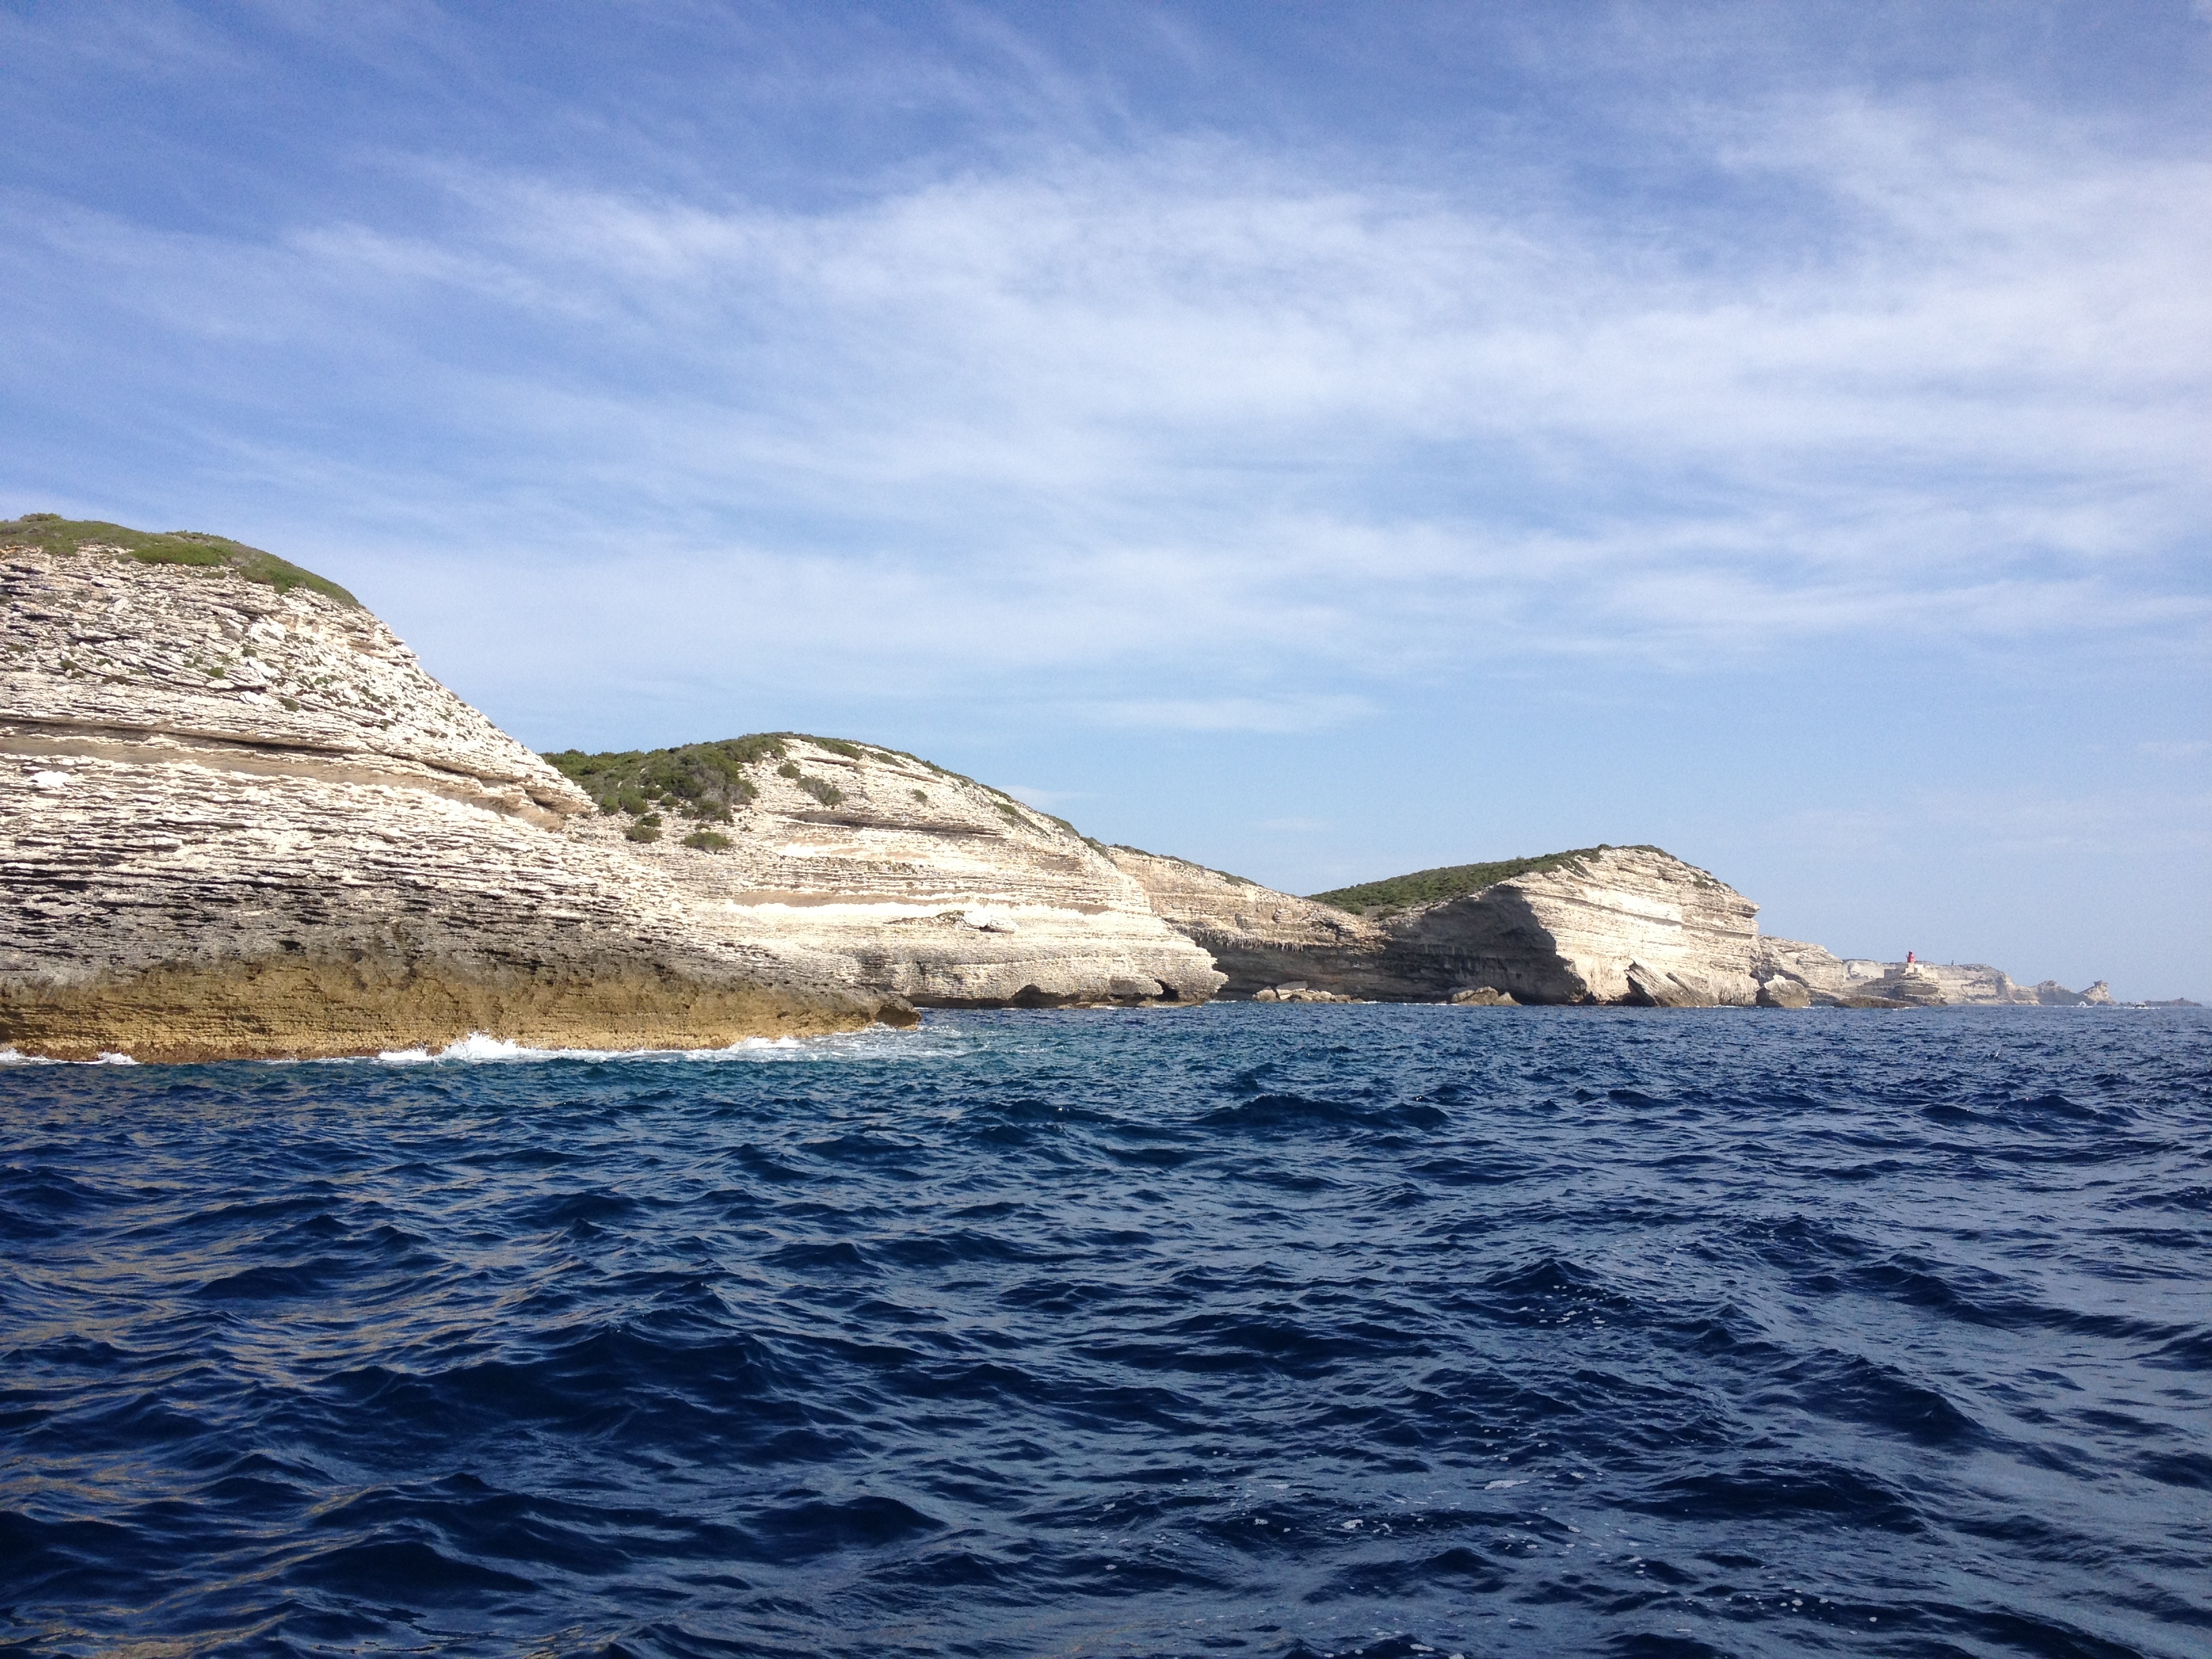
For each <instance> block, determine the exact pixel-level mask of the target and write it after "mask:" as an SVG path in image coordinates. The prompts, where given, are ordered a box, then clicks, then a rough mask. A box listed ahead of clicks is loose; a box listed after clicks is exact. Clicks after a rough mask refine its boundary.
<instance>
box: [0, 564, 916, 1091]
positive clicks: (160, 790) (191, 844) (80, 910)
mask: <svg viewBox="0 0 2212 1659" xmlns="http://www.w3.org/2000/svg"><path fill="white" fill-rule="evenodd" d="M5 530H6V526H0V542H4V540H5ZM47 539H48V540H49V541H51V538H50V537H49V538H47ZM0 605H4V614H5V617H6V629H5V645H4V654H0V880H4V883H5V888H6V892H7V896H8V898H9V904H8V907H7V909H6V911H5V912H4V914H0V1045H4V1046H12V1047H15V1048H17V1049H18V1050H20V1051H22V1052H27V1053H37V1054H49V1055H52V1056H54V1057H57V1058H64V1059H78V1058H88V1057H90V1056H91V1055H93V1054H96V1053H99V1052H102V1051H121V1052H125V1053H129V1054H133V1055H135V1056H136V1057H137V1058H139V1059H142V1060H153V1059H175V1060H191V1059H207V1058H217V1057H240V1056H279V1055H301V1056H306V1055H327V1054H355V1053H362V1052H373V1051H374V1050H377V1049H380V1048H412V1047H419V1046H426V1045H428V1046H443V1045H444V1044H446V1043H448V1042H452V1041H453V1040H454V1039H456V1038H458V1037H460V1036H465V1035H467V1034H468V1033H469V1032H470V1031H471V1030H483V1031H489V1032H491V1033H493V1034H494V1035H496V1036H501V1037H505V1038H508V1039H511V1040H514V1041H519V1042H528V1043H532V1044H543V1045H549V1046H562V1047H582V1048H640V1047H662V1046H670V1047H686V1048H690V1047H710V1046H720V1045H723V1044H726V1043H729V1042H733V1041H735V1040H737V1039H738V1038H740V1037H744V1036H769V1035H778V1034H784V1033H804V1032H814V1031H821V1030H837V1029H850V1028H853V1027H856V1026H859V1025H862V1024H866V1023H868V1022H869V1021H870V1020H871V1019H872V1018H876V1017H877V1016H878V1013H885V1012H887V1013H889V1014H890V1015H891V1016H892V1017H894V1018H901V1017H903V1018H910V1016H906V1015H904V1014H903V1012H902V1010H901V1009H900V1008H899V1007H898V1006H896V1003H895V1001H893V1000H891V999H890V998H889V997H888V996H887V995H885V994H882V993H879V992H878V991H876V990H874V989H873V988H872V987H870V986H868V985H867V983H866V980H865V977H864V975H862V973H861V971H860V965H859V964H858V963H855V962H854V961H852V960H851V959H849V958H841V957H838V956H837V955H836V953H835V952H833V951H823V950H821V949H819V948H816V947H811V946H807V945H804V944H802V943H801V942H799V941H796V940H784V939H749V938H743V937H740V936H738V934H737V933H735V932H734V931H732V930H719V929H712V928H702V927H698V926H697V925H696V923H695V921H693V919H692V915H691V911H692V906H691V905H690V901H689V900H688V898H687V897H686V896H684V894H683V893H681V892H680V891H679V890H678V889H677V887H676V886H675V885H674V884H672V883H671V882H670V881H668V880H667V879H666V878H665V876H664V875H663V874H662V873H661V872H659V871H658V870H657V869H655V868H653V867H651V866H641V865H640V864H639V862H638V861H637V860H634V859H629V858H626V857H622V856H619V855H617V854H613V853H611V850H610V848H608V847H607V845H606V844H605V841H604V839H603V838H602V837H601V836H599V835H598V834H597V833H596V829H585V830H583V831H582V832H580V826H581V825H586V824H590V823H591V822H592V817H593V816H594V815H593V814H592V812H591V810H590V808H591V803H590V802H589V801H588V799H586V798H585V797H584V796H583V795H582V793H580V791H578V790H577V789H576V788H575V787H574V786H573V785H572V784H570V783H569V782H568V781H567V780H565V779H564V778H562V777H561V776H560V775H559V774H558V773H556V772H555V771H554V770H553V769H551V768H550V767H548V766H547V765H546V764H545V763H544V762H543V761H541V760H539V759H538V757H536V756H534V755H532V753H531V752H530V751H529V750H526V749H525V748H523V747H522V745H520V744H517V743H516V742H514V741H513V739H512V738H508V737H507V735H506V734H505V733H503V732H500V731H499V730H498V729H497V728H496V727H495V726H493V725H492V724H491V723H490V721H489V720H486V719H485V718H484V717H483V715H482V714H478V713H477V711H476V710H474V709H473V708H470V707H469V706H468V705H467V704H466V703H465V702H462V701H461V700H460V699H459V697H457V696H454V695H453V693H452V692H451V691H449V690H447V689H446V688H445V687H443V686H441V685H440V684H438V683H437V682H436V681H435V680H433V679H432V678H430V677H429V676H428V675H427V674H425V673H424V672H423V671H422V668H421V667H420V665H418V664H417V663H416V660H415V659H414V656H413V653H410V651H408V650H407V648H406V647H404V646H403V645H402V644H400V642H399V641H398V640H397V639H396V638H394V637H393V636H392V634H391V632H390V630H389V629H386V628H385V627H384V625H383V624H382V623H380V622H378V621H377V620H376V618H375V617H372V616H371V615H369V614H368V612H367V611H362V610H361V609H360V608H359V607H358V606H356V605H352V604H349V603H348V602H346V601H345V600H344V599H343V598H338V597H333V596H332V595H331V593H329V592H319V591H317V590H316V589H315V588H313V587H309V586H291V587H289V589H286V588H283V587H279V586H274V585H271V584H270V583H268V582H265V581H256V580H248V579H247V578H246V575H244V574H241V573H240V571H239V570H238V569H235V568H228V567H225V566H213V567H204V568H195V567H193V566H190V565H179V564H148V563H143V562H139V561H138V560H137V559H134V558H132V557H131V556H128V554H127V551H126V550H123V549H121V548H118V547H116V546H112V545H107V544H100V543H97V542H94V543H91V544H81V545H76V546H73V547H56V546H53V545H45V546H21V545H17V546H0Z"/></svg>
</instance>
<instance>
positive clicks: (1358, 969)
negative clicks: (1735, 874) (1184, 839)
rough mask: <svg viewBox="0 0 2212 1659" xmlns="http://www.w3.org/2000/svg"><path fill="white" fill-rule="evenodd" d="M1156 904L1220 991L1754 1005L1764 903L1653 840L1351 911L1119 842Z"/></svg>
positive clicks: (1125, 861) (1118, 853) (1118, 851)
mask: <svg viewBox="0 0 2212 1659" xmlns="http://www.w3.org/2000/svg"><path fill="white" fill-rule="evenodd" d="M1111 850H1112V853H1113V855H1114V858H1115V861H1116V862H1117V863H1118V864H1120V865H1121V867H1122V868H1123V869H1124V870H1127V872H1130V874H1132V875H1133V876H1134V877H1135V878H1137V879H1138V880H1139V881H1140V882H1141V883H1143V884H1144V886H1145V888H1146V891H1147V892H1149V893H1150V894H1151V895H1152V903H1153V907H1154V908H1156V909H1158V911H1159V913H1160V914H1161V915H1163V916H1164V917H1165V918H1166V919H1167V920H1168V921H1170V922H1171V923H1173V924H1174V925H1175V926H1176V927H1178V928H1181V929H1182V931H1183V932H1185V933H1188V935H1189V936H1190V937H1191V938H1192V939H1194V941H1196V942H1197V943H1199V944H1200V945H1204V946H1205V947H1206V949H1207V950H1208V951H1211V952H1212V954H1213V957H1214V958H1215V962H1216V963H1217V965H1218V966H1219V967H1220V968H1221V969H1222V970H1223V971H1224V972H1225V973H1226V974H1227V975H1229V983H1228V986H1227V987H1226V989H1225V994H1228V995H1231V996H1234V995H1239V994H1242V995H1245V996H1250V995H1252V994H1255V992H1256V991H1258V990H1259V989H1261V988H1262V987H1267V986H1272V985H1275V984H1278V983H1280V982H1281V981H1283V980H1284V979H1285V977H1286V973H1287V972H1289V971H1295V972H1296V973H1297V975H1299V976H1301V977H1303V978H1304V979H1305V980H1306V981H1309V982H1310V983H1311V984H1313V985H1314V986H1316V987H1318V988H1320V989H1323V990H1328V991H1333V992H1335V993H1337V994H1340V995H1346V996H1353V997H1358V998H1363V999H1368V998H1371V999H1375V1000H1384V1001H1399V1002H1407V1001H1411V1002H1441V1001H1444V1000H1448V999H1449V998H1450V997H1451V996H1452V995H1453V994H1454V993H1455V992H1457V991H1461V990H1465V989H1468V988H1471V987H1490V988H1492V989H1493V990H1497V991H1501V992H1504V993H1507V994H1510V995H1511V996H1512V997H1513V998H1514V999H1515V1000H1516V1001H1517V1002H1524V1003H1583V1002H1587V1003H1631V1004H1644V1005H1646V1006H1715V1005H1723V1004H1725V1005H1730V1006H1750V1005H1752V1004H1753V1002H1755V1001H1756V1000H1757V998H1758V994H1759V981H1757V980H1756V979H1755V978H1754V977H1753V974H1752V965H1753V957H1754V952H1755V950H1756V945H1757V939H1758V930H1757V915H1758V906H1756V905H1755V904H1753V903H1752V902H1751V901H1750V900H1748V899H1747V898H1745V897H1744V896H1742V895H1741V893H1738V892H1736V891H1735V889H1733V888H1731V887H1729V886H1728V885H1727V884H1725V883H1723V882H1721V881H1720V880H1718V879H1717V878H1715V877H1713V876H1712V875H1711V874H1710V873H1709V872H1705V871H1703V870H1699V869H1698V868H1696V867H1695V866H1692V865H1688V864H1685V863H1683V862H1682V861H1681V860H1680V859H1676V858H1674V857H1671V856H1670V855H1668V854H1665V853H1662V852H1660V851H1658V850H1657V849H1656V848H1638V847H1620V848H1593V849H1590V850H1589V851H1588V852H1586V853H1583V854H1577V855H1575V856H1573V857H1571V858H1570V859H1568V860H1565V862H1564V863H1563V864H1561V865H1560V866H1558V867H1555V868H1551V869H1537V870H1532V871H1528V872H1525V873H1522V874H1519V875H1515V876H1511V877H1509V878H1506V879H1504V880H1500V881H1498V882H1494V883H1492V884H1490V885H1488V886H1486V887H1483V888H1481V889H1480V890H1476V891H1474V892H1470V893H1467V894H1464V895H1462V896H1457V897H1452V898H1447V899H1443V900H1441V901H1437V902H1431V903H1425V904H1416V905H1412V906H1409V907H1407V908H1403V909H1400V910H1395V911H1383V912H1377V913H1376V914H1372V915H1354V914H1351V913H1348V912H1346V911H1343V910H1340V909H1337V908H1334V907H1333V906H1330V905H1326V904H1322V903H1320V902H1317V901H1316V900H1312V899H1302V898H1296V897H1293V896H1291V895H1290V894H1287V893H1278V892H1275V891H1273V890H1271V889H1268V888H1264V887H1261V886H1259V885H1257V884H1255V883H1251V882H1247V881H1243V880H1242V879H1240V878H1237V877H1233V876H1227V875H1224V874H1223V873H1221V872H1218V871H1212V870H1207V869H1205V868H1204V867H1202V866H1198V865H1194V864H1190V863H1188V862H1186V861H1185V860H1180V859H1170V858H1163V857H1161V856H1160V855H1158V854H1151V853H1143V852H1139V851H1138V850H1136V849H1134V848H1113V849H1111Z"/></svg>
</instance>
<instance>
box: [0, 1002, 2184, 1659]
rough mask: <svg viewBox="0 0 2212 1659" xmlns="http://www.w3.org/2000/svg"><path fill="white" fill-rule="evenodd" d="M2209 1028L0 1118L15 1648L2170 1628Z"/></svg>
mask: <svg viewBox="0 0 2212 1659" xmlns="http://www.w3.org/2000/svg"><path fill="white" fill-rule="evenodd" d="M2207 1167H2212V1020H2208V1019H2206V1018H2204V1017H2203V1016H2202V1015H2195V1014H2191V1013H2190V1012H2186V1011H2177V1012H2170V1013H2169V1012H2159V1013H2154V1014H2141V1013H2122V1012H2109V1013H2108V1012H2098V1011H2090V1010H2076V1011H2063V1012H2054V1011H2042V1010H2021V1011H1954V1012H1952V1011H1947V1012H1936V1013H1915V1014H1910V1015H1899V1016H1894V1017H1889V1016H1869V1015H1857V1014H1849V1013H1842V1012H1838V1013H1833V1014H1820V1013H1815V1014H1809V1015H1803V1016H1789V1015H1773V1016H1766V1015H1756V1014H1748V1013H1738V1012H1713V1013H1668V1012H1659V1011H1649V1012H1643V1011H1583V1010H1572V1011H1540V1010H1526V1011H1520V1012H1513V1013H1510V1014H1506V1015H1498V1014H1492V1013H1486V1012H1472V1013H1471V1012H1468V1011H1464V1010H1457V1009H1429V1008H1358V1007H1324V1008H1299V1007H1296V1006H1292V1007H1266V1008H1260V1007H1249V1006H1248V1007H1241V1008H1231V1007H1220V1008H1210V1009H1203V1010H1198V1011H1191V1012H1181V1013H1176V1012H1128V1013H1075V1012H1070V1013H1058V1014H1054V1013H1025V1014H1004V1015H989V1014H986V1015H952V1014H935V1015H932V1016H931V1017H930V1018H928V1019H927V1021H926V1023H925V1024H924V1025H923V1027H922V1028H921V1030H919V1031H915V1032H908V1033H897V1034H894V1033H888V1032H880V1031H879V1032H872V1033H866V1034H862V1035H860V1036H851V1037H841V1038H832V1039H824V1040H822V1041H819V1042H809V1043H781V1044H754V1045H741V1046H740V1047H739V1048H735V1049H732V1050H728V1051H723V1052H719V1053H716V1054H711V1055H700V1054H660V1055H650V1056H641V1057H636V1058H622V1057H614V1056H608V1055H603V1054H574V1055H559V1054H542V1053H532V1052H531V1051H527V1050H521V1049H517V1048H513V1047H512V1046H510V1045H505V1044H498V1043H488V1042H471V1043H470V1044H466V1045H463V1046H462V1047H461V1048H459V1050H457V1051H455V1052H453V1053H451V1054H448V1055H447V1056H445V1057H442V1058H441V1057H434V1056H430V1055H426V1054H394V1055H389V1056H386V1057H385V1058H384V1059H383V1060H380V1061H376V1062H368V1063H352V1064H316V1065H301V1066H209V1067H190V1068H173V1067H155V1066H144V1067H131V1066H100V1067H68V1066H10V1067H8V1068H6V1070H5V1071H4V1073H0V1245H4V1260H5V1263H6V1273H5V1277H4V1279H0V1354H4V1355H5V1358H6V1366H5V1370H4V1373H0V1433H4V1435H5V1436H6V1437H7V1443H8V1446H9V1455H8V1458H7V1460H6V1462H5V1463H4V1466H0V1651H6V1652H24V1653H40V1654H86V1655H90V1654H109V1653H115V1652H122V1651H133V1652H142V1653H146V1654H155V1653H159V1654H162V1655H174V1656H186V1655H198V1654H206V1655H216V1654H222V1655H261V1654H269V1655H276V1654H287V1655H289V1654H304V1653H310V1652H314V1653H319V1652H325V1651H331V1650H361V1651H369V1652H384V1651H397V1650H407V1651H410V1652H436V1653H441V1654H456V1655H472V1654H479V1653H481V1654H486V1655H491V1654H501V1655H504V1654H511V1653H518V1652H528V1653H532V1654H543V1655H565V1654H579V1655H580V1654H597V1655H609V1656H612V1655H635V1656H648V1655H650V1656H693V1655H738V1654H743V1655H764V1654H791V1655H815V1654H821V1653H825V1652H838V1653H843V1652H867V1653H884V1654H902V1655H916V1656H921V1655H945V1656H951V1655H959V1656H1000V1655H1005V1656H1016V1655H1031V1654H1084V1655H1104V1654H1132V1655H1139V1654H1141V1655H1165V1654H1188V1655H1202V1654H1211V1653H1219V1652H1228V1651H1241V1652H1249V1653H1261V1654H1272V1655H1279V1656H1310V1659H1319V1656H1322V1655H1324V1654H1339V1655H1348V1654H1360V1655H1364V1656H1370V1659H1395V1656H1411V1655H1427V1654H1431V1653H1433V1654H1437V1655H1449V1654H1462V1655H1467V1656H1474V1655H1477V1654H1483V1655H1508V1654H1534V1653H1541V1654H1555V1653H1556V1654H1567V1653H1591V1654H1612V1655H1627V1656H1643V1655H1650V1656H1688V1655H1743V1656H1765V1655H1785V1654H1786V1655H1796V1654H1820V1653H1841V1652H1850V1653H1853V1654H1862V1653H1865V1654H1894V1655H1899V1656H1906V1655H1910V1656H1937V1655H1942V1656H1957V1655H1972V1656H1994V1655H2000V1654H2023V1655H2038V1656H2121V1655H2154V1656H2176V1659H2178V1656H2183V1655H2198V1654H2202V1653H2204V1652H2206V1651H2212V1569H2208V1566H2207V1565H2206V1564H2207V1562H2208V1561H2212V1410H2208V1407H2212V1380H2208V1379H2212V1304H2208V1302H2207V1299H2206V1297H2205V1292H2204V1289H2203V1287H2204V1285H2206V1283H2207V1282H2208V1280H2212V1184H2208V1183H2207V1182H2206V1180H2205V1177H2204V1170H2206V1168H2207Z"/></svg>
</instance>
